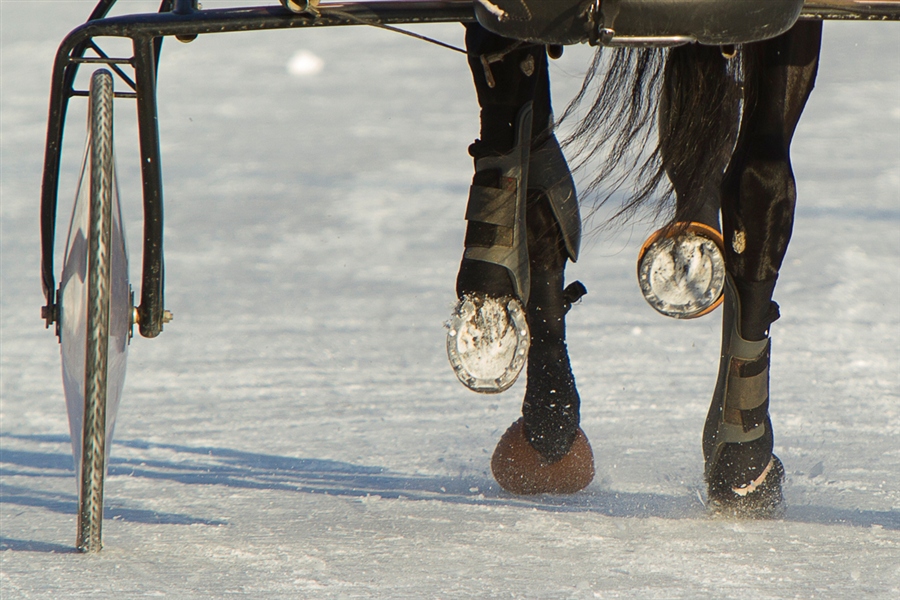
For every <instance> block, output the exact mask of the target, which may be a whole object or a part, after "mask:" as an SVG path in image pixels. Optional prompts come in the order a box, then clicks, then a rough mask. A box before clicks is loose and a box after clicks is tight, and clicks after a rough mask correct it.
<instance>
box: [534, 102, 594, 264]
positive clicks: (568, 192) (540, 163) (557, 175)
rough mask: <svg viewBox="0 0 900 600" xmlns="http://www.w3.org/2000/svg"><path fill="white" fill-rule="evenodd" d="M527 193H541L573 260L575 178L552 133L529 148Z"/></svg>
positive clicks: (577, 235) (577, 217)
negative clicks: (547, 202)
mask: <svg viewBox="0 0 900 600" xmlns="http://www.w3.org/2000/svg"><path fill="white" fill-rule="evenodd" d="M552 127H553V123H552V118H551V122H550V123H549V124H548V125H547V131H552ZM528 194H529V195H532V194H543V195H544V196H545V197H546V198H547V200H548V201H549V202H550V208H551V210H552V211H553V216H554V217H555V218H556V223H557V224H558V225H559V231H560V233H561V234H562V237H563V242H565V245H566V252H567V253H568V255H569V259H570V260H571V261H572V262H575V261H577V260H578V252H579V250H580V248H581V213H580V212H579V209H578V196H577V195H576V193H575V181H574V180H573V179H572V172H571V171H570V170H569V165H568V163H567V162H566V157H565V156H564V155H563V153H562V149H561V148H560V147H559V142H558V141H557V139H556V136H555V135H553V134H552V133H551V134H550V136H549V137H548V138H547V139H546V140H545V141H544V142H543V143H542V144H541V145H540V146H539V147H538V148H536V149H533V150H532V151H531V159H530V160H529V164H528Z"/></svg>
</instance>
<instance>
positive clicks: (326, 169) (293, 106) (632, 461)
mask: <svg viewBox="0 0 900 600" xmlns="http://www.w3.org/2000/svg"><path fill="white" fill-rule="evenodd" d="M92 4H93V3H92V2H49V1H45V2H40V1H31V2H16V1H7V0H4V1H3V2H2V3H0V11H2V12H0V27H2V29H0V33H2V43H0V52H2V57H0V60H2V63H0V65H2V71H0V76H2V89H0V101H2V112H0V126H2V135H0V152H2V156H0V158H2V175H0V177H2V180H0V182H2V183H0V185H2V187H0V192H2V231H0V233H2V240H0V241H2V247H0V249H2V256H0V261H2V263H0V265H2V303H0V308H2V362H0V368H2V371H0V382H2V388H0V390H2V405H0V419H2V422H0V444H2V453H0V460H2V502H0V530H2V531H0V533H2V540H0V596H2V597H3V599H4V600H12V599H18V598H67V597H84V598H101V597H102V598H109V597H114V598H138V597H145V596H147V597H171V598H179V599H180V598H223V597H227V598H463V597H476V598H698V597H716V598H738V599H746V598H795V597H807V598H861V597H866V598H870V597H871V598H897V597H900V300H898V299H900V26H898V25H896V24H881V23H877V24H876V23H829V24H827V25H826V29H825V47H824V53H823V57H822V64H821V68H820V71H819V80H818V85H817V89H816V91H815V92H814V93H813V95H812V99H811V100H810V104H809V107H808V109H807V111H806V114H805V116H804V118H803V120H802V122H801V123H800V126H799V129H798V132H797V137H796V139H795V142H794V145H793V157H794V168H795V172H796V176H797V181H798V188H799V206H798V212H797V221H796V226H795V229H794V235H793V240H792V243H791V248H790V251H789V254H788V257H787V260H786V262H785V265H784V268H783V270H782V274H781V277H780V280H779V285H778V289H777V290H776V300H777V301H778V302H779V303H780V305H781V310H782V318H781V320H780V321H778V322H777V323H776V324H775V325H774V326H773V335H774V342H773V343H774V346H773V364H772V370H771V373H772V419H773V422H774V429H775V440H776V442H775V444H776V446H775V447H776V452H777V454H778V455H779V456H780V457H781V459H782V460H783V461H784V464H785V467H786V469H787V475H788V479H787V483H786V486H785V495H786V498H787V502H788V508H787V514H786V516H785V518H784V519H783V520H778V521H773V522H744V521H734V520H728V519H714V518H710V517H709V516H708V515H707V513H706V511H705V509H704V507H703V504H702V503H701V498H702V497H703V494H704V492H703V483H702V458H701V454H700V431H701V428H702V424H703V420H704V418H705V414H706V410H707V407H708V402H709V398H710V395H711V393H712V389H713V385H714V382H715V376H716V370H717V364H718V353H719V338H720V327H719V320H720V318H721V317H720V313H719V312H716V313H714V314H712V315H711V316H708V317H706V318H703V319H699V320H696V321H691V322H682V321H676V320H672V319H666V318H664V317H661V316H659V315H658V314H656V313H655V312H654V311H653V310H652V309H651V308H650V307H649V306H647V304H646V303H645V302H644V300H643V299H642V298H641V295H640V292H639V290H638V287H637V283H636V281H635V274H634V273H635V259H636V255H637V251H638V248H639V247H640V243H641V242H642V240H643V239H644V238H645V237H646V235H647V234H648V233H649V232H650V231H652V230H653V228H654V225H653V224H651V223H649V222H647V223H639V224H636V225H630V226H628V227H626V228H624V229H621V228H620V229H619V230H618V232H616V231H606V230H604V231H603V232H600V233H599V234H598V233H594V234H592V235H588V237H587V243H586V245H585V248H584V250H583V252H582V256H581V258H580V259H579V262H578V264H577V265H574V266H572V267H571V268H570V269H569V272H568V279H569V281H573V280H574V279H576V278H577V279H580V280H581V281H583V282H584V283H585V285H586V286H587V288H588V290H590V293H589V294H588V295H587V296H585V298H584V299H583V300H582V301H581V302H580V303H579V304H578V305H576V306H575V307H574V308H573V310H572V311H571V312H570V313H569V319H568V324H569V349H570V352H571V355H572V360H573V369H574V372H575V375H576V377H577V380H578V384H579V390H580V392H581V398H582V401H583V418H582V426H583V428H584V431H585V433H586V434H587V435H588V437H589V438H590V439H591V441H592V444H593V448H594V453H595V458H596V463H597V476H596V478H595V480H594V482H593V483H592V484H591V485H590V486H589V487H588V488H587V489H586V490H585V491H583V492H581V493H579V494H576V495H574V496H571V497H549V496H548V497H537V498H516V497H513V496H511V495H509V494H507V493H505V492H503V491H501V490H499V489H498V488H497V486H496V484H495V483H494V482H493V480H492V478H491V476H490V472H489V461H490V456H491V452H492V451H493V447H494V445H495V444H496V442H497V440H498V439H499V437H500V435H501V434H502V433H503V431H504V430H505V429H506V428H507V426H508V425H509V424H510V423H511V422H512V421H513V420H515V419H516V418H517V417H518V416H519V414H520V402H521V398H522V395H523V390H524V381H520V382H518V383H517V384H516V385H515V386H514V387H513V388H511V389H510V390H509V391H508V392H506V393H504V394H502V395H499V396H498V395H492V396H480V395H476V394H473V393H471V392H469V391H467V390H466V389H465V388H464V387H463V386H461V385H460V384H459V382H458V381H457V380H456V377H455V376H454V374H453V372H452V370H451V368H450V367H449V365H448V364H447V357H446V353H445V335H446V331H445V329H444V328H443V323H444V322H445V321H446V320H447V318H448V316H449V314H450V312H451V310H452V309H453V305H454V302H455V298H454V279H455V271H456V267H457V265H458V261H459V258H460V256H461V252H462V239H463V233H464V228H465V222H464V220H463V216H464V210H465V201H466V196H467V189H468V185H469V181H470V178H471V169H472V165H471V159H470V158H469V157H468V156H467V154H466V146H467V145H468V144H469V143H471V142H472V140H473V139H474V138H475V137H476V136H477V135H478V107H477V103H476V101H475V94H474V90H473V88H472V85H471V81H470V75H469V73H468V67H467V65H466V62H465V60H464V58H463V57H462V56H460V55H458V54H457V53H454V52H450V51H447V50H446V49H442V48H439V47H436V46H432V45H428V44H425V43H423V42H420V41H416V40H413V39H410V38H407V37H404V36H399V35H395V34H392V33H390V32H386V31H382V30H376V29H372V28H362V27H347V28H343V29H316V30H314V31H313V30H294V31H280V32H265V33H258V34H251V33H240V34H238V33H236V34H229V35H211V36H204V37H201V38H199V39H198V40H196V41H194V42H193V43H190V44H180V43H178V42H175V41H174V40H166V42H165V44H164V50H163V54H162V62H161V64H160V71H159V101H160V115H159V127H160V131H161V135H162V150H163V172H164V174H165V184H166V188H165V193H166V229H165V231H166V238H165V244H166V246H165V252H166V308H168V309H169V310H171V311H172V312H173V313H174V314H175V320H174V321H173V322H172V323H170V324H168V325H167V326H166V330H165V332H164V333H163V334H162V335H161V336H160V337H159V338H158V339H154V340H147V339H143V338H140V337H138V338H135V339H134V340H133V342H132V344H131V348H130V360H129V364H128V375H127V379H126V382H125V389H124V395H123V399H122V403H121V406H120V409H119V415H118V421H117V427H116V439H115V443H114V446H113V448H112V456H111V465H110V475H109V478H108V484H107V489H106V498H107V508H106V521H105V523H104V542H105V548H104V550H103V551H102V553H100V554H99V555H92V556H85V555H79V554H77V553H74V552H73V550H72V548H73V544H74V539H75V505H76V486H75V477H74V469H73V463H72V457H71V449H70V446H69V435H68V425H67V419H66V409H65V403H64V400H63V386H62V381H61V373H60V358H59V346H58V344H57V343H56V339H55V338H54V336H53V333H52V331H46V330H44V329H43V327H42V322H41V320H40V317H39V314H40V306H41V305H42V304H43V298H42V296H41V291H40V277H39V273H40V269H39V256H40V245H39V226H38V215H39V193H40V179H41V175H40V172H41V171H40V170H41V162H42V153H43V142H44V135H45V126H46V107H47V97H48V91H49V74H50V67H51V64H52V61H53V56H54V52H55V49H56V46H57V45H58V43H59V42H60V40H61V39H62V38H63V36H64V35H65V34H66V33H67V32H68V31H69V30H71V29H73V28H74V27H76V26H77V25H79V24H80V23H81V22H83V20H84V19H85V18H86V17H87V14H88V13H89V11H90V8H91V6H92ZM121 4H123V5H124V7H125V9H127V10H129V11H132V10H134V11H137V10H147V11H152V10H155V9H156V7H157V5H158V3H157V2H144V1H135V2H123V3H121ZM223 4H225V3H221V2H213V1H209V2H204V5H205V6H206V7H210V6H221V5H223ZM418 30H419V31H421V32H423V33H427V34H430V35H434V36H437V37H439V38H441V39H443V40H446V41H450V42H452V43H455V44H461V42H462V27H460V26H457V25H447V26H423V27H421V28H420V29H418ZM108 47H109V51H110V52H113V53H115V52H121V53H123V54H125V53H127V52H128V48H127V46H124V47H123V46H121V45H120V47H121V48H123V49H120V50H116V47H117V46H116V41H115V40H109V43H108ZM590 54H591V50H590V49H589V48H587V47H575V48H570V49H567V50H566V55H565V56H564V57H563V59H562V60H560V61H557V62H554V63H553V66H552V73H551V77H552V79H553V85H554V93H555V100H556V106H557V110H558V111H561V109H562V107H563V106H564V105H565V102H566V100H567V99H568V98H570V97H571V96H572V95H573V94H574V93H575V91H576V90H577V89H578V86H579V84H580V81H581V76H582V74H583V72H584V70H585V68H586V65H587V64H588V62H589V59H590ZM297 57H306V58H302V60H301V59H298V58H297ZM313 59H317V60H313ZM303 65H307V66H303ZM308 65H318V66H316V67H315V68H311V67H309V66H308ZM301 67H302V68H301ZM84 71H85V77H86V76H87V75H86V74H87V72H88V71H89V69H84ZM298 75H303V76H298ZM116 107H117V117H116V119H117V120H116V140H117V155H118V162H119V184H120V188H121V196H122V202H123V218H124V222H125V225H126V228H127V230H128V241H129V248H130V252H131V265H132V280H133V282H134V283H135V285H136V287H139V272H138V267H139V265H140V242H141V212H140V185H139V172H138V167H139V161H138V160H137V134H136V130H135V124H134V121H135V117H134V109H133V105H132V104H131V101H130V100H120V101H117V105H116ZM84 110H85V103H84V101H83V99H75V100H73V102H72V106H71V109H70V127H69V129H68V133H67V137H66V144H65V149H64V155H63V176H62V182H61V188H60V189H61V200H60V217H59V221H58V223H59V225H58V228H57V265H59V264H60V257H61V254H62V246H63V245H64V243H65V240H64V239H63V238H64V236H65V224H66V223H67V221H68V218H69V211H70V210H71V209H70V207H71V202H72V200H73V199H74V194H75V188H76V185H77V177H78V169H79V166H80V161H81V153H82V148H83V143H84V137H83V136H84ZM600 224H601V222H600V221H599V220H595V221H594V223H593V226H597V225H600ZM591 227H592V225H590V224H589V225H588V228H587V229H588V230H591ZM523 379H524V378H523Z"/></svg>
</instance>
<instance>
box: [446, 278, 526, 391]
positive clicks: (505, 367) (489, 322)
mask: <svg viewBox="0 0 900 600" xmlns="http://www.w3.org/2000/svg"><path fill="white" fill-rule="evenodd" d="M448 327H449V331H448V332H447V357H448V358H449V359H450V365H451V366H452V367H453V371H454V372H455V373H456V377H457V378H458V379H459V380H460V381H461V382H462V383H463V385H465V386H466V387H467V388H469V389H470V390H472V391H474V392H480V393H482V394H496V393H498V392H502V391H504V390H506V389H507V388H509V386H511V385H512V384H513V383H515V381H516V378H518V377H519V373H520V372H521V371H522V367H523V366H524V365H525V359H526V358H527V357H528V346H529V343H530V336H529V334H528V323H527V321H526V320H525V311H524V310H523V308H522V304H521V303H520V302H519V301H518V300H516V299H515V298H494V297H492V296H486V295H483V294H466V295H465V296H463V297H462V298H460V300H459V304H457V306H456V310H454V311H453V316H452V317H451V318H450V322H449V324H448Z"/></svg>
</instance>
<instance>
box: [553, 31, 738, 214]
mask: <svg viewBox="0 0 900 600" xmlns="http://www.w3.org/2000/svg"><path fill="white" fill-rule="evenodd" d="M738 54H739V53H738ZM739 65H740V61H739V60H733V59H731V60H729V57H728V56H726V55H725V54H724V53H723V51H722V49H720V48H718V47H705V46H699V45H689V46H681V47H678V48H673V49H667V50H666V49H655V48H627V49H626V48H619V49H598V51H597V53H596V55H595V57H594V60H593V62H592V64H591V67H590V69H589V70H588V72H587V75H586V76H585V79H584V83H583V84H582V87H581V90H580V92H579V93H578V94H577V95H576V96H575V98H574V99H573V100H572V101H571V102H570V103H569V105H568V106H567V107H566V110H565V111H564V113H563V115H562V117H561V118H560V119H559V121H558V124H563V123H566V122H567V121H568V122H571V121H572V120H573V119H574V120H576V122H575V124H574V125H572V126H571V133H569V134H568V136H567V137H565V138H564V140H563V147H564V148H566V150H567V153H568V154H569V157H570V160H571V163H572V165H573V171H574V172H575V173H576V174H582V175H581V176H580V177H579V178H580V179H582V180H586V182H585V181H583V183H582V190H581V196H582V203H583V204H586V205H588V206H591V209H592V212H595V211H597V210H598V209H600V208H601V207H608V208H610V207H611V210H610V211H609V212H608V214H609V216H608V217H607V218H606V220H605V223H606V224H614V223H617V222H620V221H627V220H630V219H632V218H634V217H636V216H638V215H639V214H642V213H646V212H649V213H650V216H651V217H652V218H654V220H659V219H660V218H662V217H666V218H667V220H669V222H673V221H675V220H684V219H686V218H687V219H689V220H694V219H695V218H696V217H695V215H698V214H702V213H703V212H704V210H706V211H707V212H708V211H709V208H710V205H714V206H713V211H714V212H715V213H717V212H718V208H719V188H720V186H721V181H722V176H723V173H724V170H725V168H726V167H727V165H728V159H729V157H730V156H731V151H732V149H733V147H734V143H735V139H736V135H737V130H738V122H739V115H740V103H741V96H742V94H741V81H740V79H741V71H742V69H741V68H740V67H739ZM592 96H593V101H592V104H591V106H590V107H589V108H588V109H587V110H586V112H585V109H584V108H583V105H584V103H585V101H588V100H589V98H591V97H592ZM582 113H584V114H583V116H581V115H582ZM566 124H567V123H566ZM585 172H589V173H590V174H589V175H587V176H585V175H583V173H585ZM613 203H615V205H614V206H612V204H613ZM673 208H674V210H673ZM716 219H717V218H716ZM602 227H603V225H601V228H602Z"/></svg>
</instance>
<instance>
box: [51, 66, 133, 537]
mask: <svg viewBox="0 0 900 600" xmlns="http://www.w3.org/2000/svg"><path fill="white" fill-rule="evenodd" d="M112 105H113V82H112V75H111V74H110V72H109V71H107V70H105V69H101V70H99V71H97V72H95V73H94V75H93V76H92V78H91V86H90V96H89V109H88V141H87V146H86V149H85V158H84V163H83V166H82V172H81V182H80V184H79V187H78V193H77V195H76V199H75V207H74V209H73V212H72V221H71V224H70V226H69V237H68V241H67V244H66V252H65V259H64V262H63V274H62V277H61V278H60V290H59V296H58V302H59V305H60V330H59V332H60V345H61V353H62V366H63V383H64V387H65V392H66V406H67V410H68V414H69V431H70V433H71V436H72V453H73V455H74V457H75V465H76V472H77V479H78V491H79V494H78V534H77V539H76V546H77V548H78V549H79V550H81V551H83V552H96V551H99V550H100V548H101V547H102V543H101V529H102V521H103V485H104V479H105V477H106V463H107V459H108V457H109V448H110V445H111V441H112V435H113V428H114V425H115V416H116V411H117V408H118V404H119V400H120V398H121V393H122V387H123V385H124V382H125V364H126V359H127V351H128V342H129V338H130V335H131V327H132V313H133V309H132V299H131V290H130V286H129V283H128V257H127V252H126V246H125V236H124V229H123V225H122V217H121V210H120V207H119V195H118V189H117V183H116V176H115V158H114V155H113V121H112V116H113V112H112V111H113V106H112Z"/></svg>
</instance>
